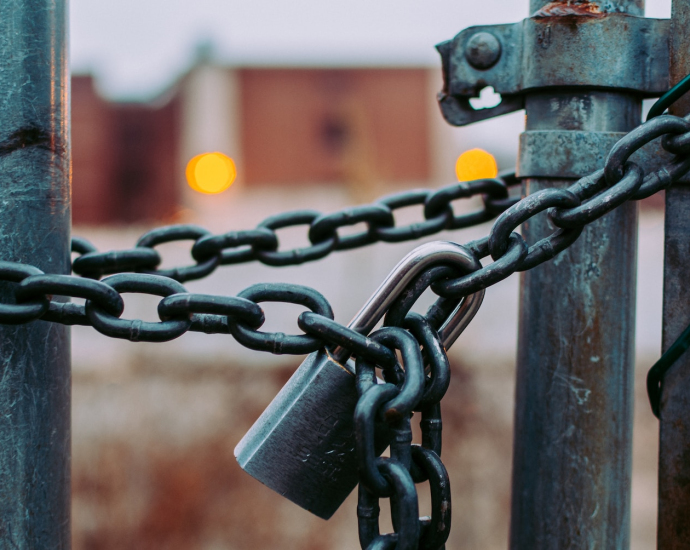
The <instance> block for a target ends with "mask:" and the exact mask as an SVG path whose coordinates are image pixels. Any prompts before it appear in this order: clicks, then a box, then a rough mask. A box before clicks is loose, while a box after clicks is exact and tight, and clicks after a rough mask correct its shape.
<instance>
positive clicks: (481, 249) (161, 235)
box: [0, 115, 690, 361]
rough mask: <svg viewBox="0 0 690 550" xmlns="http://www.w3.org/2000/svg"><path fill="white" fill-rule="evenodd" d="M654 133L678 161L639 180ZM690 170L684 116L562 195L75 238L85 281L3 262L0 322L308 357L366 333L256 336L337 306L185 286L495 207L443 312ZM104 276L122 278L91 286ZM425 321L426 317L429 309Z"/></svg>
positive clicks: (496, 185) (446, 291)
mask: <svg viewBox="0 0 690 550" xmlns="http://www.w3.org/2000/svg"><path fill="white" fill-rule="evenodd" d="M659 137H662V142H661V143H662V146H663V147H664V148H665V149H666V150H667V151H669V152H671V153H674V154H675V155H676V156H675V157H673V158H672V159H671V160H670V162H668V163H667V164H666V165H665V166H662V167H661V168H659V169H658V170H656V171H654V172H652V173H649V174H646V175H644V172H643V170H642V169H641V168H640V167H638V166H636V165H635V164H633V163H631V162H629V161H628V158H629V157H630V156H631V155H632V154H633V153H635V151H637V150H639V149H640V148H642V147H643V146H644V145H645V144H647V143H649V142H650V141H652V140H653V139H656V138H659ZM689 170H690V117H687V118H685V119H683V118H679V117H674V116H670V115H662V116H659V117H657V118H654V119H652V120H650V121H648V122H646V123H644V124H642V125H641V126H639V127H638V128H637V129H635V130H633V131H632V132H630V133H629V134H627V135H626V136H624V137H623V138H622V139H621V140H620V141H619V142H618V143H617V144H616V145H615V146H614V147H613V149H612V150H611V152H610V153H609V155H608V158H607V160H606V164H605V167H604V168H603V169H601V170H598V171H596V172H594V173H593V174H591V175H589V176H586V177H584V178H581V179H580V180H578V181H577V182H575V183H574V184H573V185H571V186H570V187H568V188H567V189H545V190H542V191H539V192H537V193H534V194H532V195H529V196H527V197H525V198H524V199H522V200H519V201H517V202H516V199H511V198H509V194H508V186H509V185H513V184H514V183H515V181H516V180H515V178H514V177H513V176H502V178H499V179H495V180H477V181H472V182H468V183H459V184H455V185H451V186H448V187H445V188H442V189H439V190H436V191H432V190H414V191H407V192H403V193H398V194H395V195H390V196H388V197H384V198H382V199H380V200H379V201H377V202H375V203H373V204H370V205H365V206H359V207H354V208H347V209H344V210H340V211H338V212H335V213H332V214H320V213H318V212H313V211H296V212H287V213H284V214H279V215H277V216H272V217H270V218H268V219H266V220H264V221H263V222H261V223H260V224H259V226H258V227H257V228H256V229H252V230H247V231H238V232H231V233H226V234H223V235H211V234H210V233H209V232H208V231H206V230H204V229H202V228H199V227H196V226H191V225H176V226H168V227H162V228H159V229H155V230H153V231H150V232H148V233H146V234H145V235H143V236H142V237H141V238H140V239H139V241H138V242H137V245H136V247H135V248H133V249H129V250H120V251H114V252H107V253H102V252H98V251H97V250H96V249H95V247H93V245H91V244H90V243H88V241H86V240H84V239H80V238H75V239H73V241H72V250H73V251H74V252H76V253H78V254H79V256H78V257H77V258H75V260H74V262H73V271H74V273H77V274H79V275H82V277H76V276H70V275H46V274H43V273H42V272H41V271H40V270H38V269H37V268H35V267H32V266H29V265H26V264H21V263H13V262H0V280H3V281H10V282H12V283H17V284H16V285H15V287H14V288H15V297H16V304H0V323H5V324H17V323H27V322H30V321H33V320H36V319H41V320H44V321H51V322H57V323H63V324H68V325H73V324H79V325H90V326H93V327H94V328H96V330H98V331H99V332H101V333H103V334H106V335H108V336H112V337H114V338H124V339H128V340H132V341H153V342H163V341H167V340H171V339H173V338H177V337H178V336H180V335H182V334H184V333H185V332H187V331H196V332H205V333H223V334H231V335H232V336H233V337H234V338H235V339H236V340H237V341H238V342H240V343H241V344H242V345H245V346H247V347H249V348H251V349H255V350H260V351H269V352H271V353H285V354H304V353H310V352H312V351H316V350H317V349H320V348H321V347H323V346H324V345H325V344H337V345H346V346H352V347H354V346H355V342H357V341H358V339H359V338H360V336H361V335H359V334H358V333H355V331H352V330H349V329H347V328H346V327H344V326H342V325H339V327H338V329H337V331H338V332H339V334H340V336H339V338H340V340H338V339H337V338H335V337H334V336H333V333H334V331H333V330H332V329H333V327H334V326H335V325H334V324H330V325H329V326H330V329H331V332H330V336H328V335H327V334H326V333H327V332H328V330H329V329H325V330H326V332H324V328H323V326H324V325H323V323H321V324H320V323H319V322H316V323H314V318H310V317H309V316H308V313H303V314H302V316H301V320H300V323H299V325H300V328H301V329H302V330H303V331H304V332H305V334H301V335H285V334H282V333H264V332H261V331H259V330H258V329H259V328H260V327H261V325H262V324H263V320H264V316H263V311H262V310H261V308H260V307H259V306H258V305H257V304H258V303H261V302H265V301H272V302H289V303H295V304H300V305H303V306H305V307H307V308H308V309H310V310H311V311H312V312H314V313H316V314H318V315H319V316H321V317H322V318H324V319H326V320H327V321H328V320H330V321H332V320H333V311H332V309H331V307H330V305H329V304H328V301H327V300H326V299H325V298H324V297H323V296H322V295H321V294H319V293H318V292H316V291H315V290H313V289H310V288H307V287H304V286H300V285H290V284H283V283H277V284H267V285H254V286H252V287H249V288H248V289H246V290H244V291H243V292H241V293H240V294H238V295H237V296H236V297H232V296H210V295H203V294H191V293H188V292H187V291H186V289H185V288H184V286H182V284H181V282H184V281H187V280H192V279H198V278H201V277H204V276H206V275H208V274H209V273H211V272H212V271H213V270H214V269H216V267H217V266H219V265H225V264H232V263H240V262H247V261H254V260H258V261H261V262H263V263H266V264H268V265H293V264H298V263H302V262H305V261H311V260H315V259H318V258H321V257H323V256H325V255H327V254H329V253H330V252H332V251H333V250H343V249H349V248H355V247H360V246H366V245H369V244H372V243H374V242H377V241H387V242H393V241H401V240H408V239H413V238H417V237H420V236H427V235H430V234H432V233H433V232H436V231H440V230H442V229H454V228H459V227H468V226H471V225H475V224H478V223H483V222H484V221H486V220H487V219H489V218H491V217H493V216H494V215H496V214H498V213H500V212H502V213H501V214H500V215H499V217H498V219H497V220H496V221H495V223H494V225H493V227H492V229H491V231H490V233H489V235H488V236H487V237H485V238H483V239H479V240H476V241H472V242H469V243H467V244H466V245H465V247H466V248H467V249H468V251H470V252H471V253H472V254H473V255H474V256H475V257H476V258H477V260H480V259H483V258H486V257H488V256H489V255H490V256H491V257H492V259H493V262H491V263H488V264H487V265H484V266H483V267H481V269H478V270H477V271H475V272H473V273H469V274H465V275H460V276H458V274H457V273H455V274H453V273H450V272H449V271H448V270H445V271H444V272H443V273H441V274H438V270H437V271H436V272H435V273H437V276H436V278H434V279H433V280H429V281H428V282H426V283H424V284H422V287H423V288H426V286H428V285H429V284H430V285H431V288H432V290H433V291H434V292H435V293H436V294H438V295H439V296H441V299H440V300H439V302H438V303H437V305H436V308H437V309H438V310H439V311H446V310H447V309H448V307H449V304H452V303H455V304H457V300H459V299H460V298H462V297H464V296H467V295H469V294H472V293H474V292H476V291H478V290H481V289H484V288H487V287H489V286H491V285H494V284H496V283H498V282H499V281H502V280H503V279H505V278H506V277H508V276H510V275H511V274H513V273H515V272H517V271H524V270H527V269H531V268H533V267H535V266H537V265H539V264H541V263H543V262H545V261H547V260H549V259H551V258H553V257H554V256H556V255H557V254H558V253H559V252H561V251H562V250H564V249H565V248H567V247H568V246H570V244H572V243H573V242H574V241H575V240H576V239H577V238H578V236H579V235H580V233H581V232H582V230H583V228H584V226H585V225H587V224H589V223H592V222H593V221H595V220H596V219H598V218H600V217H601V216H603V215H605V214H606V213H608V212H609V211H611V210H613V209H614V208H616V207H618V206H619V205H621V204H622V203H624V202H626V201H628V200H639V199H642V198H645V197H648V196H650V195H652V194H654V193H656V192H657V191H660V190H662V189H665V188H667V187H669V186H670V185H671V184H673V182H674V181H676V180H677V179H678V178H680V177H681V176H682V175H684V174H685V173H686V172H688V171H689ZM474 195H481V196H482V198H483V202H484V208H483V209H482V210H480V211H478V212H475V213H471V214H465V215H460V216H456V215H455V214H453V211H452V206H451V203H452V201H453V200H455V199H458V198H466V197H471V196H474ZM414 204H419V205H422V204H423V205H424V215H425V221H424V222H421V223H417V224H411V225H408V226H404V227H396V226H395V225H394V223H395V220H394V216H393V210H395V209H396V208H401V207H404V206H410V205H414ZM544 210H548V215H549V217H550V219H551V221H552V222H553V224H554V226H555V227H556V228H557V229H556V230H555V231H554V232H553V233H552V234H551V235H549V236H548V237H546V238H544V239H542V240H540V241H539V242H537V243H535V244H533V245H531V246H528V245H527V243H526V242H525V241H524V239H523V238H522V237H521V236H520V235H519V234H518V233H516V232H514V230H515V229H516V228H517V227H518V226H519V225H520V224H522V223H525V222H527V221H528V220H529V219H531V218H532V217H534V216H535V215H538V214H539V213H540V212H543V211H544ZM361 222H364V223H366V224H367V226H368V229H367V230H366V231H363V232H361V233H359V234H356V235H350V236H347V237H340V236H339V235H338V228H340V227H344V226H346V225H353V224H356V223H361ZM300 224H308V225H309V231H308V234H309V239H310V242H311V243H312V244H311V245H310V246H309V247H305V248H300V249H294V250H286V251H279V250H278V237H277V235H276V232H275V231H276V230H277V229H280V228H283V227H288V226H292V225H300ZM177 240H193V241H194V244H193V245H192V247H191V254H192V257H193V258H194V259H195V261H196V262H197V263H196V264H194V265H190V266H183V267H177V268H174V269H167V270H157V269H156V267H157V266H158V265H159V264H160V261H161V259H160V256H159V254H158V252H157V251H156V250H155V246H156V245H158V244H161V243H165V242H171V241H177ZM478 265H481V264H478ZM132 271H133V272H134V273H132ZM123 272H125V273H123ZM109 273H117V274H116V275H113V276H111V277H107V278H105V279H103V280H98V279H99V278H100V277H101V276H102V275H104V274H109ZM123 292H138V293H146V294H152V295H157V296H161V297H162V300H161V301H160V303H159V306H158V313H159V316H160V318H161V322H160V323H151V322H144V321H141V320H127V319H121V318H120V315H121V314H122V310H123V302H122V297H121V293H123ZM52 296H62V297H66V298H71V297H78V298H84V299H86V304H85V305H79V304H73V303H69V302H66V301H64V299H62V300H60V299H55V298H53V297H52ZM408 302H409V299H408ZM444 304H445V305H444ZM396 307H399V306H394V307H393V308H392V309H391V311H395V310H396ZM410 307H411V303H408V304H407V305H406V306H405V307H404V308H402V309H401V311H402V310H404V311H405V312H406V311H409V308H410ZM390 315H393V314H392V313H390ZM395 315H397V316H398V321H397V323H395V324H400V322H401V317H402V318H404V314H402V315H401V313H400V312H398V313H396V314H395ZM430 315H432V316H433V314H432V313H430ZM309 319H311V320H309ZM436 328H437V327H436ZM343 335H344V336H343ZM343 338H344V340H343ZM342 341H345V342H346V344H342V343H341V342H342ZM360 344H363V345H360V346H359V349H360V352H363V353H364V354H365V357H366V358H367V359H369V360H373V361H376V360H378V361H381V360H383V356H382V355H381V353H379V354H378V355H376V352H371V353H372V354H371V355H366V354H367V353H369V352H368V351H366V350H368V349H370V348H369V346H370V344H371V343H370V342H368V341H365V342H361V341H360ZM349 349H350V348H349Z"/></svg>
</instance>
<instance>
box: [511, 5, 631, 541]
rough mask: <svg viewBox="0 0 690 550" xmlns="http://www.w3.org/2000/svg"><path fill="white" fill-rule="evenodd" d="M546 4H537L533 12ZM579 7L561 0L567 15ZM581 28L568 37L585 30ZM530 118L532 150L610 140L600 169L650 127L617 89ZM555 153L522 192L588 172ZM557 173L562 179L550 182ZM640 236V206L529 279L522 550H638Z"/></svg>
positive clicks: (577, 96)
mask: <svg viewBox="0 0 690 550" xmlns="http://www.w3.org/2000/svg"><path fill="white" fill-rule="evenodd" d="M545 4H547V2H546V1H544V0H532V2H531V13H532V14H534V13H535V12H536V11H537V10H539V9H541V8H543V7H544V6H545ZM551 4H552V5H551V7H553V3H551ZM643 4H644V2H643V0H627V1H626V0H616V1H607V2H591V6H589V7H592V6H594V7H596V9H598V10H600V11H601V14H600V15H599V17H606V12H607V11H618V12H620V11H624V12H627V13H630V14H633V15H643V12H644V5H643ZM569 7H570V3H569V2H563V6H562V9H561V10H560V11H558V12H557V13H560V14H563V10H564V9H566V10H567V9H568V8H569ZM573 8H575V9H576V8H578V5H574V6H573ZM545 11H547V13H546V14H545V16H544V17H541V18H540V19H538V20H537V21H538V22H539V24H541V25H544V27H543V32H542V33H541V34H539V36H541V37H543V36H548V33H549V29H548V26H549V16H548V15H549V14H548V10H545ZM585 19H586V18H585ZM572 22H573V23H572V26H571V28H570V32H578V25H579V24H583V25H585V24H586V23H585V22H582V19H578V18H575V17H574V18H573V19H572ZM625 39H626V37H623V36H621V40H625ZM555 61H557V60H555ZM526 115H527V117H526V133H525V134H523V138H522V139H523V142H526V141H528V138H530V139H532V138H534V137H535V136H536V137H539V138H540V140H541V143H548V142H549V141H550V140H553V141H554V142H555V143H559V140H561V141H560V143H564V142H570V143H571V144H573V143H577V140H576V139H572V136H573V135H574V134H573V133H574V132H577V133H578V136H579V138H578V139H581V141H582V142H583V143H584V142H588V143H589V144H592V143H594V144H595V145H596V144H601V146H600V147H599V146H598V145H596V146H594V147H592V150H594V151H596V150H597V149H599V151H598V154H595V153H593V154H592V158H591V159H590V162H589V167H587V169H588V170H592V171H593V170H594V169H596V168H600V167H601V166H600V163H601V158H602V157H603V156H604V155H605V149H606V146H607V145H608V146H610V145H612V143H613V142H614V141H615V139H616V137H620V136H617V135H616V134H612V133H614V132H627V131H629V130H631V129H632V128H634V127H635V126H637V125H638V124H639V123H640V117H641V101H640V98H639V97H635V96H633V95H626V94H625V93H619V92H615V93H614V92H606V91H587V90H585V89H582V88H580V89H568V90H560V91H559V90H556V91H554V90H548V91H543V92H539V93H530V94H528V95H527V97H526ZM621 135H622V134H621ZM537 141H539V140H537ZM549 150H550V151H555V155H556V156H558V155H560V158H539V151H532V152H531V154H532V156H533V157H535V158H536V161H535V158H532V159H531V161H530V163H531V164H532V165H534V164H535V162H537V163H538V162H542V165H543V172H542V173H543V174H548V175H546V176H542V177H528V179H526V180H524V184H523V186H524V187H523V193H524V194H526V195H529V194H532V193H534V192H536V191H538V190H540V189H544V188H549V187H566V186H568V185H570V184H572V183H573V181H574V178H577V177H579V176H583V175H585V174H584V173H578V172H577V171H578V170H582V169H583V163H582V157H581V156H580V161H579V162H580V164H579V166H578V167H577V168H576V167H574V166H572V165H569V162H570V160H569V159H570V157H569V156H568V155H569V154H570V153H571V151H570V150H569V147H568V146H565V147H563V146H561V147H549ZM525 151H526V149H525V148H522V149H521V155H522V154H525ZM581 153H582V152H581V151H580V154H581ZM543 154H544V153H542V155H543ZM597 156H599V159H597V158H596V157H597ZM522 160H523V159H521V161H522ZM519 164H520V162H519ZM584 164H588V163H587V162H585V163H584ZM549 166H558V167H559V168H558V169H559V170H561V172H560V173H550V174H549V173H548V168H549ZM527 175H529V174H527ZM553 230H554V228H553V226H551V225H550V223H549V222H548V220H547V218H546V217H545V216H544V217H543V218H541V219H539V220H536V221H530V222H529V223H528V224H524V225H523V228H522V231H523V235H524V236H525V238H526V239H527V241H528V242H530V243H534V242H536V241H537V240H538V239H539V238H542V237H544V236H545V235H547V234H549V233H551V232H553ZM636 231H637V206H636V205H635V204H634V203H628V204H626V205H624V206H623V207H621V208H618V209H617V210H615V211H614V212H613V213H611V214H608V215H607V216H605V217H604V218H602V219H601V220H599V221H597V222H595V223H593V224H592V225H590V226H589V227H586V228H585V230H584V232H583V233H582V235H581V236H580V238H579V240H578V241H577V242H576V243H575V244H574V245H573V246H571V247H570V248H569V249H567V250H566V251H565V252H563V253H561V255H559V256H558V257H557V258H556V259H555V260H553V261H551V262H547V263H546V264H543V265H542V266H540V267H538V268H536V269H533V270H531V271H528V272H525V273H523V274H522V276H521V303H520V317H519V342H518V365H517V389H516V414H515V442H514V456H513V492H512V517H511V530H510V547H511V548H512V549H524V550H528V549H529V550H532V549H534V548H539V549H540V550H546V549H548V550H551V549H553V550H562V549H563V548H603V549H614V548H615V549H627V548H628V546H629V536H630V535H629V527H630V481H631V454H632V447H631V442H632V403H633V360H634V325H635V263H636V248H637V247H636V245H637V243H636Z"/></svg>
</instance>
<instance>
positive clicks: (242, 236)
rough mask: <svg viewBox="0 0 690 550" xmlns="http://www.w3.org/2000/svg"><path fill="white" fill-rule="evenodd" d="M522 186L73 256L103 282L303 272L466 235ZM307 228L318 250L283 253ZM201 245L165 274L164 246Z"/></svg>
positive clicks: (491, 185)
mask: <svg viewBox="0 0 690 550" xmlns="http://www.w3.org/2000/svg"><path fill="white" fill-rule="evenodd" d="M519 184H520V182H519V181H518V180H517V179H516V178H515V175H514V174H513V173H505V174H500V175H499V177H498V178H496V179H484V180H476V181H471V182H467V183H465V182H462V183H456V184H453V185H449V186H447V187H443V188H441V189H438V190H432V189H413V190H411V191H403V192H401V193H395V194H393V195H388V196H386V197H382V198H380V199H378V200H377V201H376V202H374V203H372V204H368V205H361V206H355V207H350V208H345V209H342V210H339V211H337V212H333V213H331V214H322V213H320V212H317V211H314V210H296V211H292V212H284V213H281V214H276V215H274V216H270V217H269V218H266V219H265V220H264V221H262V222H261V223H260V224H259V225H258V226H257V228H256V229H249V230H245V231H233V232H229V233H224V234H222V235H212V234H211V233H210V232H209V231H207V230H205V229H203V228H201V227H198V226H195V225H171V226H167V227H160V228H157V229H154V230H152V231H149V232H148V233H146V234H145V235H143V236H142V237H141V238H140V239H139V240H138V241H137V243H136V245H135V247H134V248H131V249H128V250H118V251H114V252H98V251H97V250H96V248H95V247H94V246H93V245H91V244H90V243H88V241H86V240H84V239H76V240H75V242H73V244H72V250H73V252H78V253H79V254H80V256H79V257H77V258H76V259H75V260H74V262H73V263H72V270H73V272H74V273H76V274H77V275H82V276H84V277H89V278H92V279H100V278H101V277H102V276H103V275H108V274H113V273H122V272H126V271H136V272H140V273H150V274H155V275H163V276H165V277H169V278H171V279H175V280H177V281H179V282H181V283H183V282H185V281H191V280H194V279H201V278H203V277H206V276H207V275H209V274H210V273H212V272H213V271H214V270H215V269H216V268H217V267H218V266H220V265H228V264H238V263H245V262H252V261H259V262H262V263H264V264H266V265H271V266H287V265H298V264H302V263H305V262H310V261H315V260H319V259H321V258H323V257H325V256H327V255H328V254H330V253H331V252H333V251H336V250H349V249H352V248H360V247H363V246H368V245H371V244H374V243H376V242H379V241H383V242H401V241H409V240H416V239H419V238H421V237H426V236H429V235H433V234H435V233H438V232H439V231H443V230H446V229H460V228H463V227H470V226H472V225H477V224H480V223H483V222H486V221H488V220H491V219H492V218H494V217H495V216H496V215H497V214H499V213H501V212H503V211H504V210H506V209H507V208H509V207H510V206H512V205H513V204H515V202H517V201H518V200H519V199H518V197H514V198H511V197H510V196H509V187H511V186H513V187H514V186H516V185H519ZM476 195H481V196H482V199H483V208H481V209H480V210H478V211H476V212H472V213H469V214H463V215H460V216H456V215H455V214H454V213H453V207H452V203H453V201H455V200H456V199H461V198H470V197H473V196H476ZM414 205H419V206H423V212H424V221H423V222H419V223H413V224H409V225H405V226H396V225H395V216H394V212H395V210H397V209H399V208H404V207H409V206H414ZM358 223H365V224H366V225H367V229H366V230H365V231H362V232H360V233H358V234H356V235H348V236H339V234H338V229H339V228H341V227H345V226H351V225H355V224H358ZM299 225H306V226H308V231H307V237H308V239H309V243H310V246H307V247H303V248H295V249H291V250H278V248H279V240H278V235H277V233H276V231H277V230H279V229H283V228H286V227H294V226H299ZM184 240H191V241H194V243H193V245H192V247H191V256H192V258H193V259H194V261H195V262H196V263H195V264H194V265H189V266H181V267H176V268H173V269H164V270H159V269H157V267H158V266H159V265H160V263H161V257H160V255H159V254H158V252H157V251H156V250H155V247H156V246H157V245H159V244H163V243H168V242H173V241H184Z"/></svg>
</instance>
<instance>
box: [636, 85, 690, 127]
mask: <svg viewBox="0 0 690 550" xmlns="http://www.w3.org/2000/svg"><path fill="white" fill-rule="evenodd" d="M688 92H690V74H689V75H688V76H686V77H685V78H684V79H683V80H681V81H680V82H679V83H678V84H676V85H675V86H674V87H673V88H671V89H670V90H669V91H668V92H666V93H665V94H664V95H662V96H661V97H660V98H659V100H658V101H657V102H656V103H655V104H654V105H652V108H651V109H650V110H649V114H648V115H647V120H651V119H653V118H654V117H657V116H659V115H663V114H664V111H665V110H666V109H668V108H669V106H671V105H672V104H673V103H675V102H676V101H678V100H679V99H680V98H681V97H682V96H683V95H685V94H686V93H688Z"/></svg>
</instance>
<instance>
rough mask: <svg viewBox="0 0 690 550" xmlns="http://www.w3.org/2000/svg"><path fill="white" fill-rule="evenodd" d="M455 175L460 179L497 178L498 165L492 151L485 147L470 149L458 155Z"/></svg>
mask: <svg viewBox="0 0 690 550" xmlns="http://www.w3.org/2000/svg"><path fill="white" fill-rule="evenodd" d="M455 175H456V176H457V177H458V181H472V180H479V179H485V178H495V177H496V176H497V175H498V165H497V164H496V159H495V158H494V157H493V155H492V154H491V153H487V152H486V151H484V150H483V149H470V150H469V151H465V152H464V153H463V154H462V155H460V156H459V157H458V160H457V162H456V163H455Z"/></svg>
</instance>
